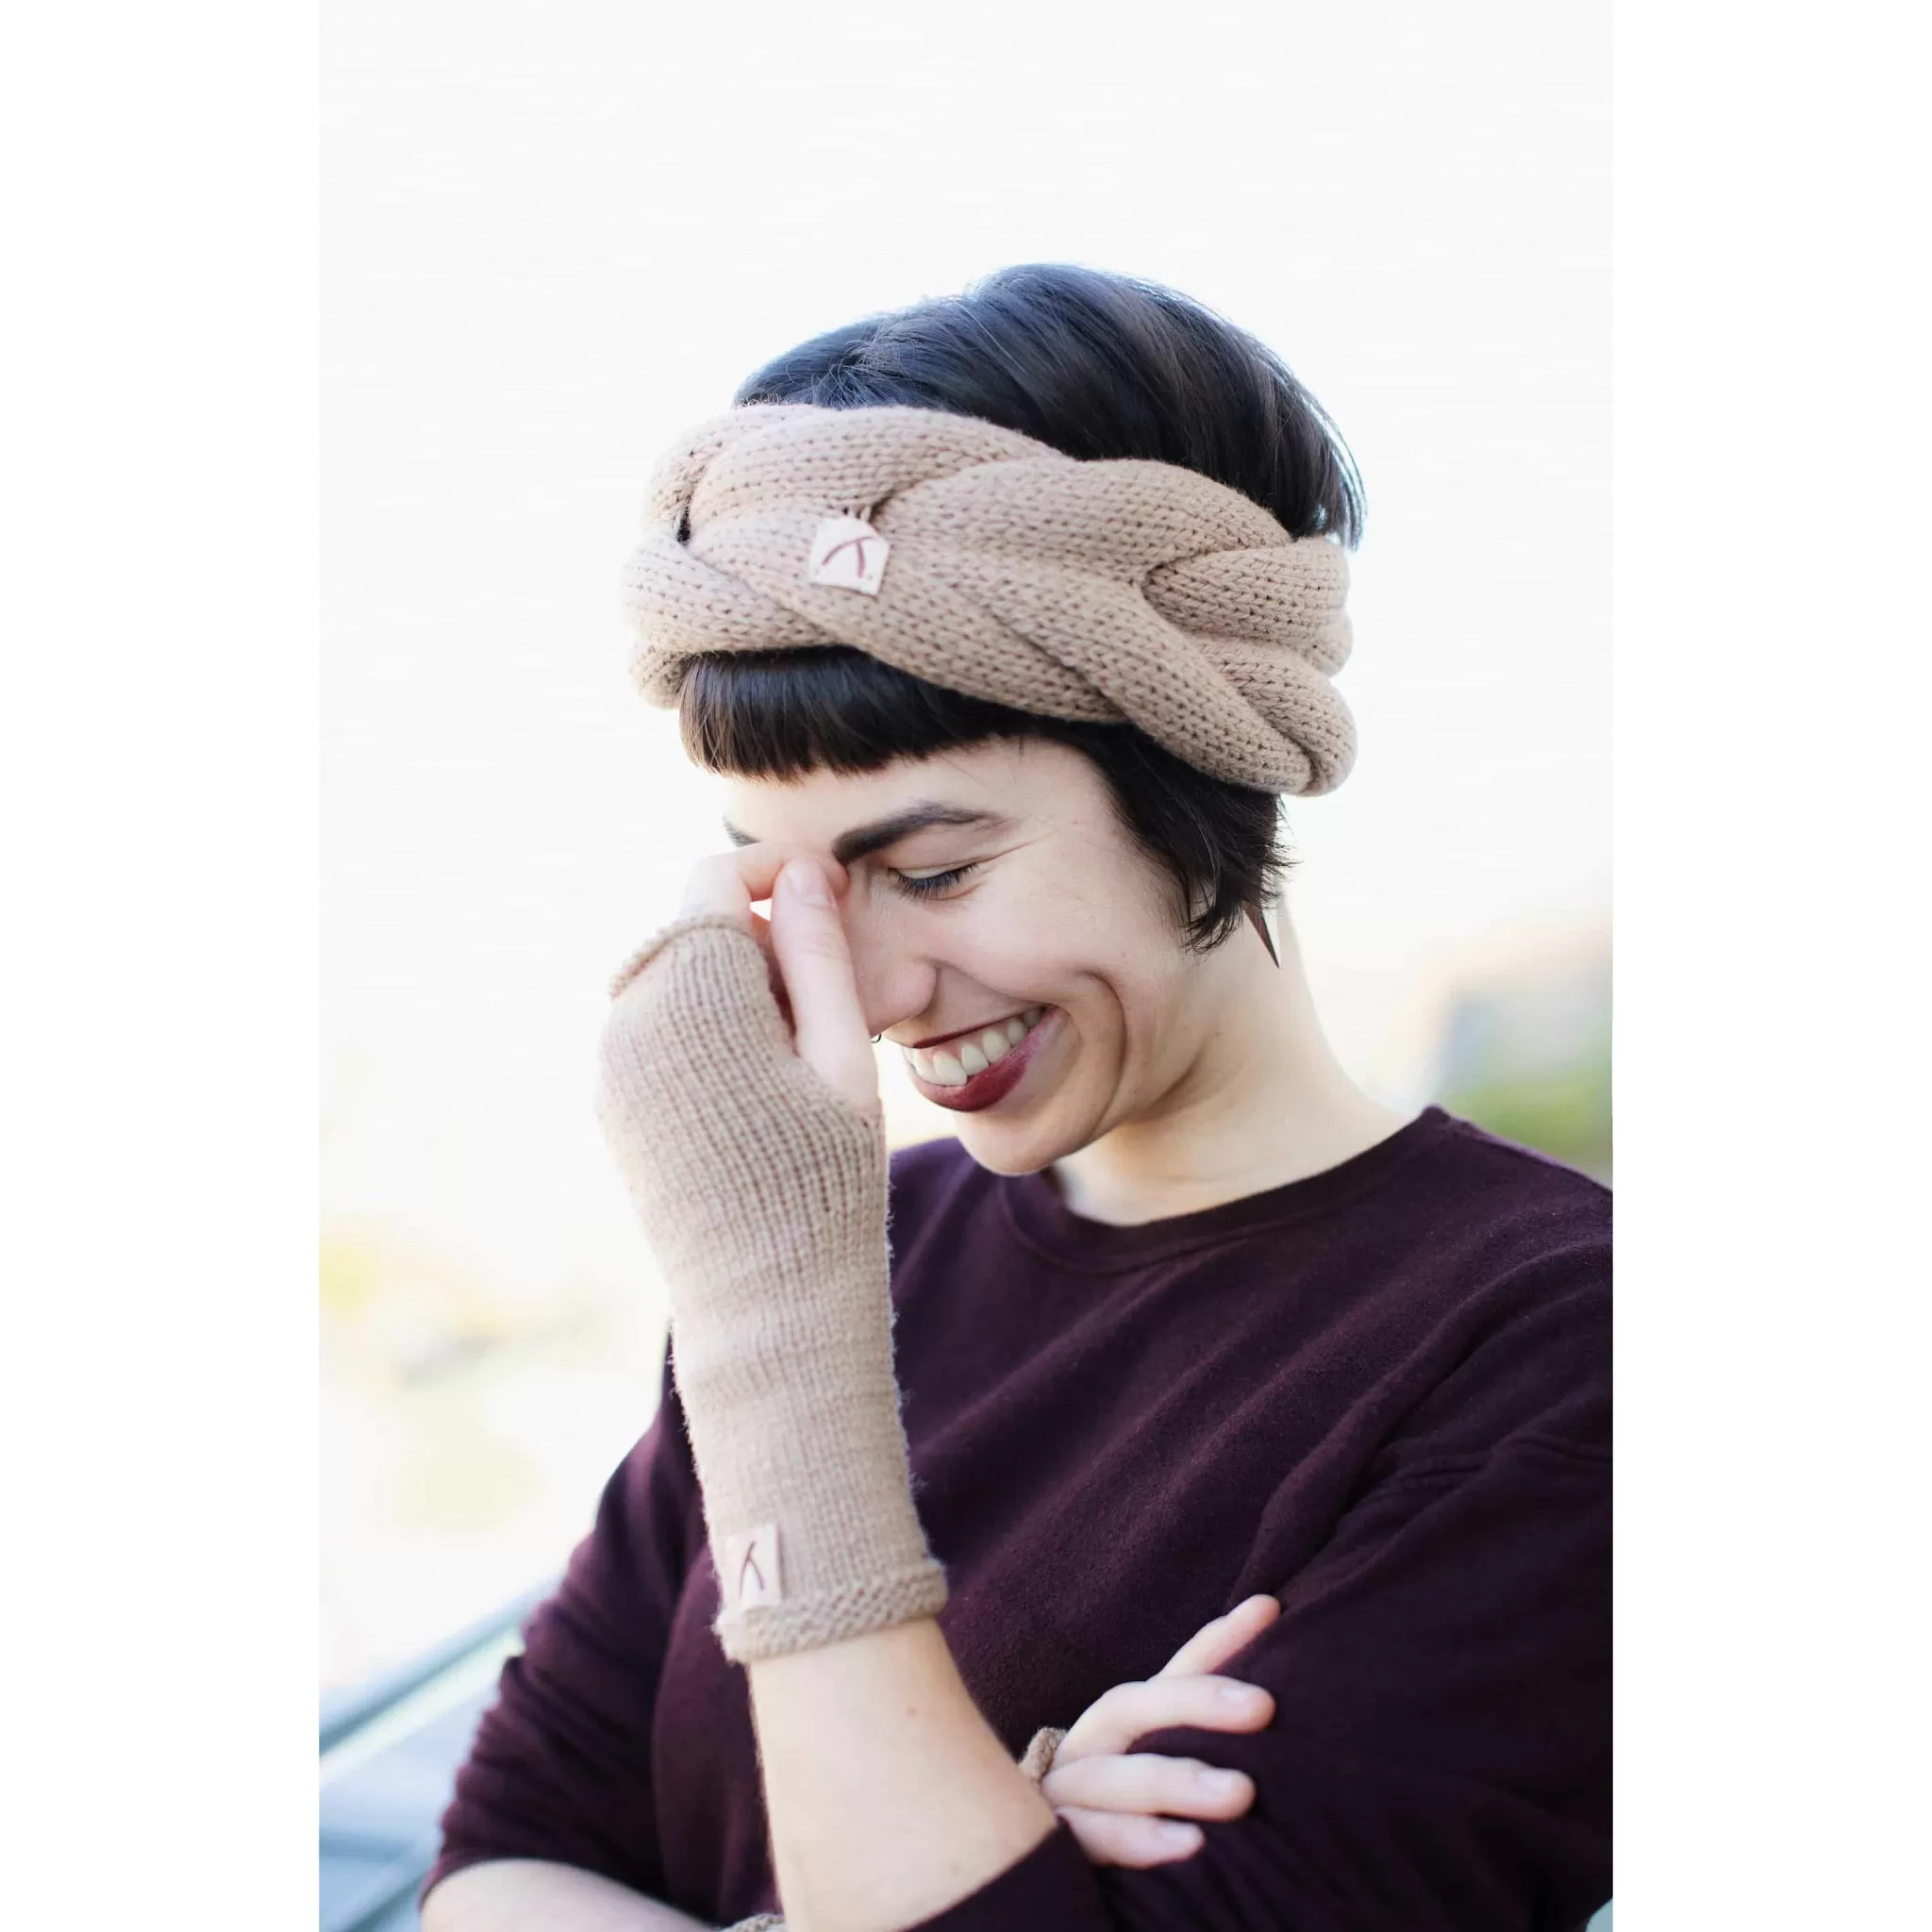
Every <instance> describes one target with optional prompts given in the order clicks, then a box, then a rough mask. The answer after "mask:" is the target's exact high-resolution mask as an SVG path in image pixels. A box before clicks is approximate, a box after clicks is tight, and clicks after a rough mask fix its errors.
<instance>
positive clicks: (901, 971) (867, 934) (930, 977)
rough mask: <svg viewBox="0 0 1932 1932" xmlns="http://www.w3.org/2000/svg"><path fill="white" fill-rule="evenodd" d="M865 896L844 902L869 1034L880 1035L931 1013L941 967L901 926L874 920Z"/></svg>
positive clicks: (855, 977) (847, 933) (860, 1002)
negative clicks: (862, 899)
mask: <svg viewBox="0 0 1932 1932" xmlns="http://www.w3.org/2000/svg"><path fill="white" fill-rule="evenodd" d="M860 896H861V895H859V894H858V893H856V892H855V893H851V894H849V895H848V896H847V898H846V901H845V908H844V911H845V943H846V945H847V946H848V947H849V948H850V950H851V953H852V976H853V981H854V984H855V985H856V987H857V988H858V1009H859V1011H860V1012H861V1013H863V1014H864V1015H865V1030H866V1031H867V1032H868V1033H871V1034H874V1035H878V1034H882V1033H884V1032H885V1031H886V1030H887V1029H888V1028H889V1027H891V1026H897V1025H900V1024H903V1023H904V1022H905V1021H907V1020H909V1019H912V1018H913V1017H914V1016H915V1015H917V1014H920V1013H924V1012H927V1011H929V1010H930V1009H931V1007H932V1003H933V994H934V991H936V989H937V987H938V985H939V966H938V963H937V962H936V961H935V960H934V959H933V958H932V957H931V956H930V955H929V954H927V953H926V952H924V950H923V949H922V948H920V947H919V946H918V945H916V944H914V943H913V942H912V941H911V939H910V936H909V935H908V933H907V932H906V931H905V930H904V929H903V924H902V922H899V921H896V920H893V919H891V918H883V919H882V918H877V917H874V916H870V915H869V913H868V909H867V908H865V907H864V906H863V905H862V904H861V903H860ZM895 928H896V929H895Z"/></svg>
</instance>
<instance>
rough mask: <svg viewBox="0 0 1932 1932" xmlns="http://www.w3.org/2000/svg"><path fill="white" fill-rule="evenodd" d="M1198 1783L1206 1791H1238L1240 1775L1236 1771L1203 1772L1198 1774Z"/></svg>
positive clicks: (1240, 1780) (1240, 1781) (1240, 1782)
mask: <svg viewBox="0 0 1932 1932" xmlns="http://www.w3.org/2000/svg"><path fill="white" fill-rule="evenodd" d="M1199 1783H1200V1786H1201V1789H1202V1790H1207V1791H1217V1792H1226V1791H1238V1790H1241V1788H1242V1779H1241V1773H1240V1772H1238V1771H1204V1772H1202V1773H1200V1774H1199Z"/></svg>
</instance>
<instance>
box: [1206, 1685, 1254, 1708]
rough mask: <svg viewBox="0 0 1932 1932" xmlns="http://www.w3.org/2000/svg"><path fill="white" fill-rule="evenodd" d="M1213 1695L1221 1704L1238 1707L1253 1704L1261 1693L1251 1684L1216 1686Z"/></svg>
mask: <svg viewBox="0 0 1932 1932" xmlns="http://www.w3.org/2000/svg"><path fill="white" fill-rule="evenodd" d="M1214 1694H1215V1695H1216V1696H1217V1697H1219V1698H1220V1699H1221V1701H1222V1703H1224V1704H1229V1705H1234V1706H1236V1707H1241V1706H1245V1705H1251V1704H1253V1703H1255V1702H1256V1700H1257V1698H1258V1697H1259V1696H1260V1694H1261V1693H1260V1692H1259V1691H1257V1690H1256V1689H1255V1687H1254V1686H1253V1685H1252V1684H1217V1685H1215V1687H1214Z"/></svg>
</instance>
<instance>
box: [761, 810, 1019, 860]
mask: <svg viewBox="0 0 1932 1932" xmlns="http://www.w3.org/2000/svg"><path fill="white" fill-rule="evenodd" d="M1005 824H1011V820H1009V819H1008V817H1007V816H1006V815H1005V813H1003V812H996V811H982V810H976V809H974V808H973V807H970V806H964V805H941V803H940V802H939V801H938V800H937V799H923V800H922V801H921V802H920V803H919V804H917V805H909V806H908V807H907V808H906V809H905V810H904V811H895V812H894V813H893V814H892V815H891V818H887V819H874V821H873V822H872V823H871V824H868V825H854V826H853V827H852V829H851V830H850V831H849V832H841V833H840V834H839V836H838V837H837V838H836V839H834V840H833V841H832V857H833V858H836V859H837V860H838V861H839V863H840V864H841V865H850V864H851V863H852V861H853V860H854V859H855V858H864V857H865V856H866V854H867V853H869V852H878V851H881V850H883V849H884V848H885V847H886V846H888V845H896V844H897V843H898V842H899V841H900V840H901V839H909V838H910V837H911V836H912V835H913V833H914V832H923V831H924V830H925V829H926V827H927V826H929V825H976V826H980V827H982V828H985V827H991V826H994V825H1005ZM724 836H725V837H726V838H727V839H729V840H730V841H731V842H732V843H733V844H734V845H756V844H757V843H758V841H757V840H756V839H754V838H753V837H752V836H751V834H750V833H749V832H741V831H740V830H739V829H738V827H737V826H736V825H734V824H732V823H731V821H730V820H729V819H726V820H725V821H724Z"/></svg>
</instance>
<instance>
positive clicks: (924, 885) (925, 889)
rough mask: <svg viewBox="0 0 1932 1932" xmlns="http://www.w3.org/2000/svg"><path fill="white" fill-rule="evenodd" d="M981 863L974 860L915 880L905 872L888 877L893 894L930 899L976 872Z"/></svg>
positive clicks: (893, 873)
mask: <svg viewBox="0 0 1932 1932" xmlns="http://www.w3.org/2000/svg"><path fill="white" fill-rule="evenodd" d="M982 863H983V861H982V860H980V859H976V858H975V859H974V861H973V862H972V863H971V864H970V865H956V866H953V867H952V868H951V869H950V870H949V871H946V872H929V873H925V874H923V875H921V876H919V877H917V878H915V877H914V876H913V875H912V874H910V873H905V872H892V873H889V874H888V876H889V877H890V878H891V881H892V890H893V891H895V892H903V893H905V895H906V896H907V897H908V899H930V898H934V897H936V896H937V895H938V894H939V893H941V892H943V891H948V890H949V889H950V888H952V887H954V886H957V885H958V883H959V881H960V880H961V879H963V878H964V877H965V876H966V874H968V873H974V872H977V871H978V870H979V868H980V865H981V864H982Z"/></svg>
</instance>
